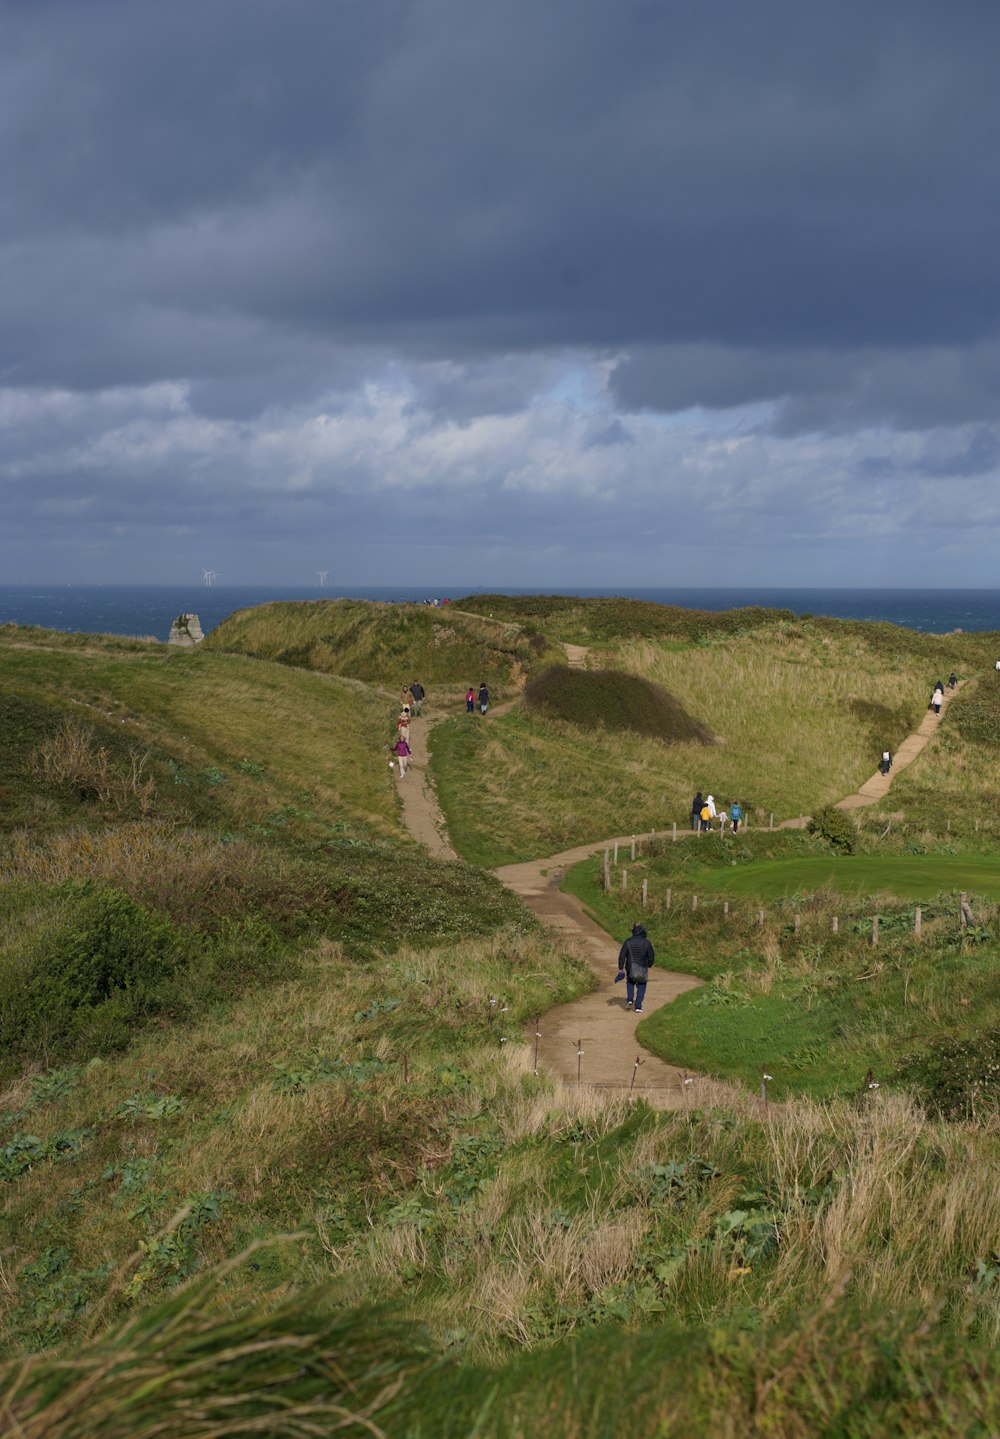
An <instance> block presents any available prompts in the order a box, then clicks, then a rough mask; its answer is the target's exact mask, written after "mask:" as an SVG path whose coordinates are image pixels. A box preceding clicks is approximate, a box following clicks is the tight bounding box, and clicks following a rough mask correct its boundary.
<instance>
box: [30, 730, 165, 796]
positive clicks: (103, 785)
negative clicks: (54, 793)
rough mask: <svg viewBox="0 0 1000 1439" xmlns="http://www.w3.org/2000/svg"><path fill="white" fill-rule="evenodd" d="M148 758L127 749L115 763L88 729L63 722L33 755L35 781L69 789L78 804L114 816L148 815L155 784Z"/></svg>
mask: <svg viewBox="0 0 1000 1439" xmlns="http://www.w3.org/2000/svg"><path fill="white" fill-rule="evenodd" d="M148 763H149V755H148V753H143V752H141V751H140V750H137V749H132V750H130V751H129V753H128V756H127V758H124V759H119V760H118V761H116V760H115V759H114V757H113V756H112V754H111V752H110V751H109V750H108V749H106V748H105V747H104V746H103V745H101V744H99V743H98V741H97V737H96V735H95V734H94V731H93V730H92V729H91V727H90V726H89V725H85V724H82V723H81V722H80V721H79V720H74V719H64V720H63V721H62V723H61V724H60V725H59V727H58V729H57V730H56V732H55V734H52V735H49V736H47V737H46V739H44V740H43V741H42V743H41V744H40V745H39V747H38V751H37V753H36V755H35V763H34V770H35V774H36V777H37V778H38V779H40V780H42V781H43V783H45V784H46V785H50V786H51V787H52V788H53V789H68V790H70V791H71V792H72V793H73V794H75V795H76V797H77V799H79V800H80V801H81V803H83V802H85V801H87V800H97V801H98V802H99V803H101V804H102V805H104V806H105V807H106V808H108V809H112V810H114V811H116V812H117V813H126V812H128V811H129V810H133V809H134V810H137V811H138V812H139V813H140V814H148V813H149V810H150V809H151V807H152V804H153V797H154V795H155V793H156V782H155V780H153V779H152V777H151V776H150V775H148V774H147V773H146V766H147V765H148Z"/></svg>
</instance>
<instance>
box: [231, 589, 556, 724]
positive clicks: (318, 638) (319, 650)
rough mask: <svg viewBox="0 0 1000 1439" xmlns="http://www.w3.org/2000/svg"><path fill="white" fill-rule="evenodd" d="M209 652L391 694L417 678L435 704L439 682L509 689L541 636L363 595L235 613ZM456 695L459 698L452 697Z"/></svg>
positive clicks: (538, 648)
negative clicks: (346, 678) (349, 679)
mask: <svg viewBox="0 0 1000 1439" xmlns="http://www.w3.org/2000/svg"><path fill="white" fill-rule="evenodd" d="M205 645H206V646H207V647H208V648H209V649H212V650H231V651H238V652H239V653H241V654H247V655H255V656H257V657H258V658H261V659H269V660H276V661H278V662H279V663H281V664H286V665H297V666H301V667H303V668H306V669H313V670H320V671H322V672H324V673H326V674H338V675H351V676H354V677H355V678H357V679H361V680H365V681H367V682H369V683H372V684H381V685H385V686H387V687H388V688H389V689H390V690H391V691H392V692H393V694H397V693H398V691H399V689H400V688H401V686H402V685H404V684H409V683H410V682H411V681H412V680H420V682H421V684H423V685H424V687H425V688H426V689H427V690H428V699H429V700H430V702H431V703H432V704H436V703H437V702H439V700H440V699H441V695H440V694H439V693H438V694H436V693H435V689H436V687H437V686H440V685H447V686H449V687H450V689H451V690H452V691H454V690H456V689H461V691H462V694H464V692H465V689H466V688H467V686H468V685H470V684H471V685H473V686H475V688H476V689H478V688H479V685H480V683H481V682H483V681H484V680H485V682H486V684H487V685H488V686H489V687H490V689H491V690H495V691H496V692H497V694H498V695H499V694H501V693H502V692H503V691H505V690H510V689H511V688H512V687H513V686H515V685H516V684H517V683H518V682H519V680H520V678H521V676H522V675H523V674H524V673H525V672H526V670H527V668H528V667H529V665H531V664H532V663H533V662H534V661H535V660H536V659H537V658H538V656H539V655H541V654H544V653H545V652H546V642H545V640H544V639H543V638H542V637H541V636H540V635H538V634H537V633H535V634H533V635H532V634H526V633H524V632H523V627H522V626H520V625H518V624H516V623H513V624H506V623H504V624H501V623H500V622H498V621H493V620H489V619H485V618H481V617H479V616H476V615H470V614H463V613H460V612H459V611H458V609H457V608H456V607H454V606H449V607H447V608H445V609H440V608H434V607H433V606H428V605H387V604H374V603H371V602H369V601H366V600H317V601H315V602H314V603H310V604H298V603H296V604H293V603H281V604H271V605H261V606H259V607H258V608H255V609H250V610H239V611H238V612H237V613H236V614H234V615H231V616H230V617H229V619H227V620H225V621H224V622H223V623H222V624H221V625H219V626H218V628H217V629H214V630H212V632H211V633H210V634H209V635H208V637H207V638H206V640H205ZM455 698H457V696H455Z"/></svg>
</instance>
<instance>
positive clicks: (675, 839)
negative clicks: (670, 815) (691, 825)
mask: <svg viewBox="0 0 1000 1439" xmlns="http://www.w3.org/2000/svg"><path fill="white" fill-rule="evenodd" d="M676 843H677V821H676V820H674V844H676Z"/></svg>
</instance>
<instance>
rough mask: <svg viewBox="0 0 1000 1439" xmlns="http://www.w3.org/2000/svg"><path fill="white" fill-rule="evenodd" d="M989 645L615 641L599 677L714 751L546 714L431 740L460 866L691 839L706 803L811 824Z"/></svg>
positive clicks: (447, 730) (846, 639) (774, 628)
mask: <svg viewBox="0 0 1000 1439" xmlns="http://www.w3.org/2000/svg"><path fill="white" fill-rule="evenodd" d="M521 603H523V604H524V605H525V606H526V603H527V602H526V601H524V602H521ZM525 612H526V613H528V611H527V610H526V611H525ZM538 622H539V623H542V622H543V621H542V620H539V621H538ZM884 629H888V630H890V631H892V633H891V634H890V635H888V636H885V635H884V634H883V630H884ZM988 644H989V641H988V640H987V639H984V638H983V637H981V636H968V635H962V636H955V637H949V638H948V639H947V640H945V639H940V638H935V637H933V636H923V635H914V634H911V633H908V632H907V631H903V630H895V629H894V627H892V626H885V627H880V626H874V627H873V629H872V632H871V633H870V634H869V633H868V632H867V631H865V630H864V629H863V627H854V626H850V625H845V626H844V627H843V628H837V627H836V626H833V627H831V626H830V625H827V624H825V623H821V622H819V621H794V622H792V621H784V620H778V621H774V620H771V621H769V622H768V623H766V624H764V625H763V626H762V627H761V628H757V629H754V630H752V631H747V632H745V633H739V632H734V633H731V634H721V635H717V636H714V637H703V638H702V639H701V640H699V641H697V642H683V643H681V642H679V641H676V640H668V639H663V638H655V637H654V638H641V639H625V640H616V641H613V642H612V641H608V648H607V649H606V650H605V651H602V652H601V654H600V655H594V654H592V655H591V663H594V662H595V660H597V659H600V661H601V662H602V663H604V664H606V665H608V666H609V667H614V668H615V669H621V670H624V671H626V672H627V673H628V674H630V675H632V676H634V677H635V678H636V679H637V680H641V681H642V682H643V683H644V684H651V685H655V686H659V687H660V688H661V689H663V690H665V691H666V692H667V693H669V694H671V695H673V696H675V697H676V699H677V701H678V702H679V703H680V704H681V705H682V706H683V709H684V711H685V713H687V714H688V715H690V716H691V718H692V719H693V720H694V721H695V723H696V724H697V725H698V726H700V728H701V731H702V732H703V733H710V734H711V735H712V736H713V737H714V739H715V743H714V744H713V745H712V746H711V747H710V748H706V747H705V745H704V744H702V743H700V742H698V741H695V740H686V741H685V740H681V741H679V742H677V743H674V744H672V745H671V746H670V747H669V748H664V747H662V746H659V745H654V744H652V743H651V742H650V740H649V739H646V738H643V737H641V736H639V735H636V734H634V733H631V732H628V731H621V732H614V733H609V734H603V735H602V734H600V733H598V732H597V731H595V730H584V729H581V727H580V726H578V725H576V724H573V723H571V722H569V721H567V720H565V719H553V718H550V717H549V715H548V714H547V713H546V712H544V711H542V712H538V711H530V712H527V713H525V712H524V711H523V710H517V711H515V712H513V713H511V714H508V715H505V716H503V717H500V718H497V719H496V720H495V721H494V720H490V722H489V723H488V724H487V725H486V726H475V725H465V724H463V723H462V722H461V721H456V723H455V724H453V725H450V726H446V727H444V728H443V729H442V730H439V731H438V732H437V735H436V736H435V740H434V746H433V762H434V769H435V777H436V779H437V782H438V787H439V793H440V796H441V800H442V804H443V806H444V809H445V813H446V815H447V818H448V821H449V825H450V826H451V827H452V832H453V837H454V840H455V843H456V844H457V846H458V848H459V850H460V852H461V853H463V854H466V855H468V856H469V857H474V858H476V859H478V860H490V861H491V862H493V863H501V862H504V861H508V860H515V859H522V858H529V857H532V856H540V855H545V854H551V853H554V852H556V851H558V850H560V849H564V848H567V847H569V846H571V845H574V844H580V843H583V842H585V841H588V840H596V839H600V838H601V837H602V836H604V835H608V834H615V833H622V832H625V833H628V832H630V831H635V832H639V831H642V830H649V829H653V828H655V829H662V828H664V827H665V826H669V825H670V824H671V823H672V822H674V821H676V822H677V823H678V824H681V825H686V824H687V823H688V816H689V813H690V804H691V798H692V796H693V795H694V793H695V791H696V790H698V789H700V790H702V791H703V792H704V793H709V792H712V793H713V794H714V795H715V796H716V798H717V799H718V800H720V801H721V802H722V803H723V804H724V805H725V804H728V803H730V802H731V801H732V800H734V799H739V800H740V802H741V803H742V805H743V808H744V810H745V811H746V812H747V813H748V814H749V815H750V817H751V821H752V822H755V823H759V822H761V821H763V822H764V823H767V822H768V816H769V815H770V814H774V816H775V818H776V819H777V820H779V821H780V820H782V819H787V818H794V817H796V816H798V815H803V814H809V813H811V812H812V811H813V810H814V809H815V808H817V807H819V806H821V805H824V804H829V803H831V802H835V801H836V800H839V799H841V798H842V797H843V796H845V795H847V794H850V793H851V792H853V791H854V790H855V789H856V788H857V787H858V785H859V784H861V783H862V782H863V781H864V780H865V779H867V778H868V777H869V776H870V775H871V774H872V773H873V772H874V771H875V768H876V765H877V762H878V759H879V757H880V755H881V753H882V750H883V749H884V748H885V747H886V746H888V747H889V748H890V749H893V750H895V749H896V748H898V746H899V744H900V742H901V741H902V740H903V738H904V737H905V736H906V735H907V734H909V733H911V732H912V731H913V730H914V729H915V728H916V727H917V725H918V724H919V723H920V721H921V719H922V718H923V716H924V714H925V713H926V709H927V702H928V698H929V695H930V691H931V688H932V686H933V684H934V680H935V678H936V676H937V674H938V672H939V670H943V672H944V674H945V676H947V673H948V669H949V668H950V666H951V665H955V666H956V667H957V668H959V669H960V670H961V669H963V666H964V673H966V674H968V673H970V671H971V672H972V673H974V671H972V670H971V662H972V660H973V659H974V660H975V662H976V664H979V663H980V659H981V655H982V654H983V653H985V652H986V651H987V648H988ZM575 673H576V672H574V674H575ZM582 673H584V674H589V673H590V671H586V672H582ZM598 673H600V671H598ZM574 682H575V681H574ZM581 683H583V684H587V683H588V682H587V681H586V680H583V681H581ZM595 688H596V687H595ZM586 708H587V711H588V713H589V712H590V706H589V703H588V704H587V705H586ZM950 723H951V722H950V720H948V719H946V721H945V725H944V726H943V730H942V737H943V740H942V742H945V737H946V736H947V733H948V730H949V726H950ZM963 752H964V751H963ZM937 754H938V747H935V750H934V756H935V757H934V758H933V759H932V758H931V756H930V755H929V754H928V755H927V756H925V757H922V758H921V759H920V760H918V761H917V763H915V764H914V765H913V766H912V767H911V769H910V770H908V771H907V772H906V782H907V784H913V783H919V782H920V781H919V778H918V777H919V776H921V775H926V774H928V773H929V766H930V765H931V764H935V765H936V764H937V763H938V760H937ZM986 774H987V775H988V776H989V779H992V778H993V777H995V775H996V770H995V769H994V768H993V767H992V766H991V767H990V768H989V769H988V770H987V772H986ZM988 782H989V780H988V779H987V780H985V782H984V787H985V783H988ZM890 808H892V806H891V805H890Z"/></svg>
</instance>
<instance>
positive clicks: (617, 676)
mask: <svg viewBox="0 0 1000 1439" xmlns="http://www.w3.org/2000/svg"><path fill="white" fill-rule="evenodd" d="M524 701H525V704H526V705H527V707H528V709H529V710H534V711H539V712H541V713H543V714H545V715H546V716H548V717H549V718H550V719H558V720H565V721H567V722H569V723H570V724H575V725H579V726H580V727H581V728H583V729H595V728H597V727H598V726H603V727H604V728H605V729H610V730H631V731H632V732H633V733H635V734H644V735H651V736H653V737H655V738H656V739H661V740H664V741H666V742H668V743H670V742H675V743H676V742H683V741H685V740H687V741H691V740H694V741H696V742H697V743H699V744H711V743H712V736H711V735H710V734H709V732H708V731H707V730H706V729H704V728H703V726H701V725H700V724H698V722H697V721H696V720H693V719H692V718H691V716H690V715H689V714H688V713H687V711H686V710H685V709H684V706H683V705H682V704H680V702H679V701H678V700H676V699H675V698H674V696H673V695H672V694H670V693H669V692H668V691H667V690H665V689H664V688H663V686H662V685H658V684H654V683H653V682H652V681H650V680H644V679H640V678H639V677H638V676H637V675H632V674H626V673H625V672H624V671H623V670H577V669H570V668H569V666H568V665H552V666H551V667H550V668H549V669H546V670H543V671H542V673H541V674H540V675H537V676H536V677H535V678H534V679H532V680H529V681H528V684H527V686H526V687H525V691H524Z"/></svg>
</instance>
